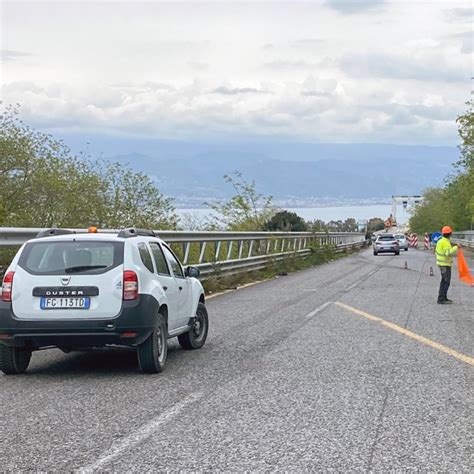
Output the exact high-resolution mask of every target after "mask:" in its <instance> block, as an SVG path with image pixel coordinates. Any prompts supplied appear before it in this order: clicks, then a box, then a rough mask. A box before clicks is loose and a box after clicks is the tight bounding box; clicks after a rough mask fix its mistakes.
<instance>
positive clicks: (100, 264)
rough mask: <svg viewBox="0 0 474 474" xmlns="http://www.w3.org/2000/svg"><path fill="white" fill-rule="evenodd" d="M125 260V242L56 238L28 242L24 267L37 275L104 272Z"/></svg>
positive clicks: (23, 256)
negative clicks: (58, 239)
mask: <svg viewBox="0 0 474 474" xmlns="http://www.w3.org/2000/svg"><path fill="white" fill-rule="evenodd" d="M122 262H123V242H108V241H100V242H93V241H90V240H89V241H87V240H83V241H54V242H31V243H29V244H27V245H26V247H25V249H24V251H23V253H22V255H21V257H20V261H19V265H20V267H22V268H24V269H25V270H26V271H28V272H30V273H33V274H35V275H58V274H64V273H88V274H90V273H93V274H97V273H103V272H105V271H108V270H110V269H111V268H114V267H116V266H117V265H120V264H121V263H122Z"/></svg>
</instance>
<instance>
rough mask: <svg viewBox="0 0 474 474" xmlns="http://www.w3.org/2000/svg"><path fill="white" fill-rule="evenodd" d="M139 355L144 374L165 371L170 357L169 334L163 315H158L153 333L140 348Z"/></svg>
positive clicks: (138, 349) (139, 362)
mask: <svg viewBox="0 0 474 474" xmlns="http://www.w3.org/2000/svg"><path fill="white" fill-rule="evenodd" d="M137 354H138V364H139V365H140V370H141V371H142V372H143V373H144V374H157V373H159V372H161V371H162V370H163V368H164V366H165V363H166V357H167V356H168V332H167V330H166V321H165V318H164V317H163V315H162V314H158V317H157V321H156V325H155V328H154V329H153V332H152V333H151V334H150V336H149V337H148V339H147V340H146V341H145V342H144V343H142V344H140V345H139V346H138V348H137Z"/></svg>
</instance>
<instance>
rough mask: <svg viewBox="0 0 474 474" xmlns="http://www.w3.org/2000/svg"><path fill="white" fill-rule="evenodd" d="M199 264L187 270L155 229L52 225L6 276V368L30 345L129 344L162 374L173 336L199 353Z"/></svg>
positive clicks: (16, 369)
mask: <svg viewBox="0 0 474 474" xmlns="http://www.w3.org/2000/svg"><path fill="white" fill-rule="evenodd" d="M198 276H199V270H198V269H197V268H194V267H187V268H186V269H183V267H182V266H181V264H180V262H179V260H178V259H177V258H176V256H175V254H174V253H173V251H172V250H171V248H170V247H169V246H168V245H167V244H166V243H165V242H163V241H162V240H160V239H159V238H158V237H157V236H156V235H155V234H154V233H153V231H148V230H143V229H135V228H130V229H124V230H122V231H120V232H119V233H118V234H110V233H96V232H89V233H75V232H73V231H70V230H65V229H49V230H46V231H42V232H40V233H39V234H38V236H37V238H36V239H32V240H29V241H28V242H26V243H25V244H24V245H23V246H22V247H21V248H20V250H19V251H18V253H17V254H16V256H15V258H14V259H13V261H12V263H11V265H10V266H9V267H8V269H7V271H6V273H5V277H4V279H3V286H2V292H1V301H0V370H2V371H3V372H4V373H6V374H19V373H23V372H24V371H25V370H26V369H27V368H28V364H29V362H30V359H31V354H32V352H33V351H35V350H38V349H41V348H45V347H51V346H55V347H59V348H60V349H62V350H63V351H65V352H69V351H71V350H74V349H78V348H81V349H82V348H92V347H100V346H106V345H125V346H132V347H136V348H137V353H138V362H139V365H140V369H141V370H142V372H145V373H157V372H161V370H162V369H163V366H164V364H165V362H166V356H167V344H168V343H167V340H168V339H169V338H172V337H175V336H177V337H178V341H179V343H180V345H181V346H182V347H183V348H184V349H198V348H200V347H202V346H203V345H204V343H205V341H206V338H207V332H208V328H209V322H208V315H207V310H206V307H205V300H204V290H203V287H202V285H201V283H200V282H199V280H197V277H198Z"/></svg>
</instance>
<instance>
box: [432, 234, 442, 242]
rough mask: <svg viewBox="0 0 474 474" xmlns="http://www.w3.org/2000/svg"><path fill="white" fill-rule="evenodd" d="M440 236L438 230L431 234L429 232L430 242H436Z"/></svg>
mask: <svg viewBox="0 0 474 474" xmlns="http://www.w3.org/2000/svg"><path fill="white" fill-rule="evenodd" d="M441 237H442V235H441V234H440V233H439V232H434V233H433V234H431V242H433V243H434V244H437V243H438V240H439V239H441Z"/></svg>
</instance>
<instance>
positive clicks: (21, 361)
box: [0, 344, 32, 375]
mask: <svg viewBox="0 0 474 474" xmlns="http://www.w3.org/2000/svg"><path fill="white" fill-rule="evenodd" d="M31 353H32V351H31V349H23V348H20V347H9V346H5V345H3V344H0V370H1V371H2V372H3V373H4V374H7V375H15V374H22V373H24V372H25V371H26V369H27V368H28V365H29V364H30V360H31Z"/></svg>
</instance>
